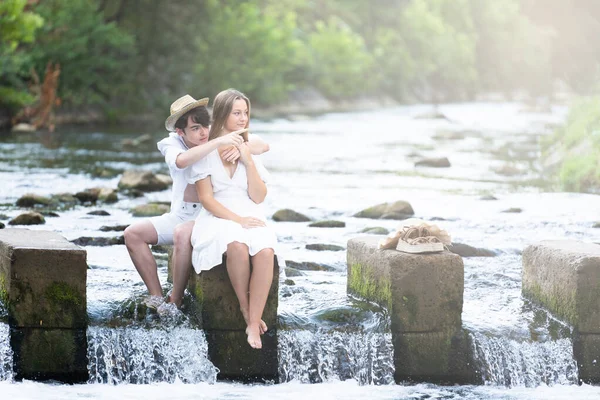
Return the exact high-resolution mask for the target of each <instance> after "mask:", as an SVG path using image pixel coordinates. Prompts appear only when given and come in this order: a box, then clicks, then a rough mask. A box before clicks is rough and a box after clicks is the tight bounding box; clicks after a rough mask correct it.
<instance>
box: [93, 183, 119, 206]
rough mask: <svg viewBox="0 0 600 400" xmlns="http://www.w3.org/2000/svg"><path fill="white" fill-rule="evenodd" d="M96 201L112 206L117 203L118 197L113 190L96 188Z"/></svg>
mask: <svg viewBox="0 0 600 400" xmlns="http://www.w3.org/2000/svg"><path fill="white" fill-rule="evenodd" d="M98 189H99V192H98V200H100V201H101V202H103V203H106V204H112V203H116V202H117V201H119V196H118V195H117V191H116V190H115V189H111V188H107V187H102V188H98Z"/></svg>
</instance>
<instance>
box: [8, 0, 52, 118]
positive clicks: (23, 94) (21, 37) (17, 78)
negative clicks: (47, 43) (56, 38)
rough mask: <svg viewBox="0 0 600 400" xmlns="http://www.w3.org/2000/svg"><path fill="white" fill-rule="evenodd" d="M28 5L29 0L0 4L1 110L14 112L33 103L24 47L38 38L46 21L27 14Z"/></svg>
mask: <svg viewBox="0 0 600 400" xmlns="http://www.w3.org/2000/svg"><path fill="white" fill-rule="evenodd" d="M26 4H27V1H26V0H4V1H2V2H0V107H1V106H5V107H8V108H9V109H12V110H16V109H19V108H20V107H22V106H24V105H26V104H29V103H31V102H32V101H33V96H31V95H30V94H29V93H28V91H27V86H26V84H25V82H24V81H25V79H26V78H27V76H28V73H27V72H26V68H25V65H26V63H27V60H28V55H27V53H25V52H24V51H23V50H22V47H21V46H22V44H24V43H30V42H32V41H33V40H34V39H35V33H36V31H37V30H38V28H39V27H40V26H41V25H42V24H43V19H42V18H41V17H40V16H39V15H37V14H34V13H32V12H28V11H25V6H26Z"/></svg>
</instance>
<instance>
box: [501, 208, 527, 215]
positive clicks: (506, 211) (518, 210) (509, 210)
mask: <svg viewBox="0 0 600 400" xmlns="http://www.w3.org/2000/svg"><path fill="white" fill-rule="evenodd" d="M502 212H503V213H513V214H518V213H521V212H523V210H522V209H520V208H519V207H511V208H509V209H507V210H504V211H502Z"/></svg>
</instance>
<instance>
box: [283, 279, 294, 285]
mask: <svg viewBox="0 0 600 400" xmlns="http://www.w3.org/2000/svg"><path fill="white" fill-rule="evenodd" d="M283 283H284V284H286V285H288V286H295V285H296V282H294V281H293V280H291V279H286V280H285V281H284V282H283Z"/></svg>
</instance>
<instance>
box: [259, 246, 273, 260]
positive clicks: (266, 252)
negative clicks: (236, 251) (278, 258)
mask: <svg viewBox="0 0 600 400" xmlns="http://www.w3.org/2000/svg"><path fill="white" fill-rule="evenodd" d="M256 256H258V257H260V258H265V259H272V258H273V257H274V256H275V251H274V250H273V249H271V248H268V249H262V250H260V251H259V252H258V253H256V255H255V256H254V257H256Z"/></svg>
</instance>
